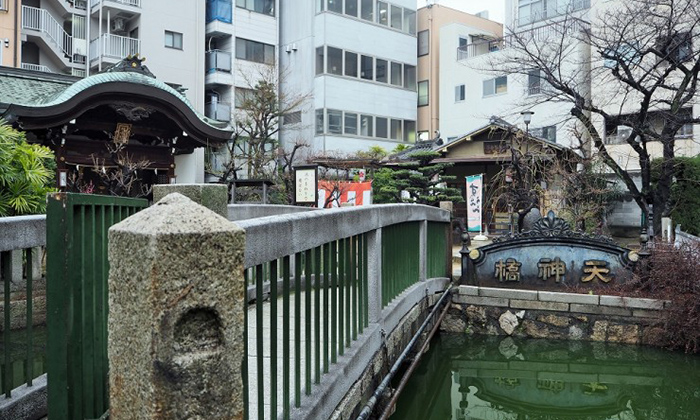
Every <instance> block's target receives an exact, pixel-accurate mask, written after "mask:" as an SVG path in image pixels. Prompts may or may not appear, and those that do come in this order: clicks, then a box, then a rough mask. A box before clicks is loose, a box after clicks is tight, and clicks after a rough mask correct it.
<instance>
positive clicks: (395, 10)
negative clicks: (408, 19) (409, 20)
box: [391, 4, 403, 31]
mask: <svg viewBox="0 0 700 420" xmlns="http://www.w3.org/2000/svg"><path fill="white" fill-rule="evenodd" d="M391 27H392V28H394V29H398V30H399V31H401V30H403V9H402V8H401V7H399V6H394V5H393V4H392V5H391Z"/></svg>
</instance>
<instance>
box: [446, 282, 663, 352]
mask: <svg viewBox="0 0 700 420" xmlns="http://www.w3.org/2000/svg"><path fill="white" fill-rule="evenodd" d="M669 304H670V302H668V301H661V300H655V299H642V298H628V297H620V296H604V295H590V294H589V295H586V294H577V293H559V292H544V291H536V290H518V289H500V288H490V287H478V286H459V287H457V288H455V290H453V295H452V306H451V308H450V310H449V312H448V314H447V316H446V317H445V319H444V321H443V323H442V326H441V329H442V330H444V331H447V332H457V333H464V332H467V333H480V334H489V335H512V336H516V337H532V338H553V339H570V340H591V341H607V342H616V343H627V344H648V345H663V344H664V343H663V342H662V341H661V340H662V338H661V337H662V334H661V333H662V332H663V326H662V320H661V317H662V313H663V310H664V308H666V307H668V305H669Z"/></svg>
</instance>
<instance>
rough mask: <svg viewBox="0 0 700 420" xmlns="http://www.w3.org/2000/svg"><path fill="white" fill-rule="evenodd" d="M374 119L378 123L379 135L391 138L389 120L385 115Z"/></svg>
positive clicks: (383, 137)
mask: <svg viewBox="0 0 700 420" xmlns="http://www.w3.org/2000/svg"><path fill="white" fill-rule="evenodd" d="M374 120H375V123H376V125H377V133H376V134H377V137H379V138H382V139H386V138H389V127H388V123H389V120H388V119H387V118H384V117H377V118H375V119H374Z"/></svg>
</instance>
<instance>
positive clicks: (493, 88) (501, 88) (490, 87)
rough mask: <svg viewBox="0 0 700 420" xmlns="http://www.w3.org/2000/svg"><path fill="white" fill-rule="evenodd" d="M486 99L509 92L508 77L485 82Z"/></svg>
mask: <svg viewBox="0 0 700 420" xmlns="http://www.w3.org/2000/svg"><path fill="white" fill-rule="evenodd" d="M483 88H484V94H483V95H484V97H486V96H492V95H497V94H499V93H506V92H508V77H507V76H501V77H496V78H495V79H488V80H484V85H483Z"/></svg>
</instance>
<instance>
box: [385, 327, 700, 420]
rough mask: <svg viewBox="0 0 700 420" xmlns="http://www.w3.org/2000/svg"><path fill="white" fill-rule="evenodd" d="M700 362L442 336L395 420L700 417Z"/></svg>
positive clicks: (614, 349)
mask: <svg viewBox="0 0 700 420" xmlns="http://www.w3.org/2000/svg"><path fill="white" fill-rule="evenodd" d="M698 413H700V357H698V356H686V355H684V354H679V353H670V352H667V351H664V350H660V349H653V348H646V347H636V346H625V345H615V344H605V343H591V342H581V341H551V340H533V339H527V340H526V339H522V340H519V339H514V338H511V337H507V338H503V337H492V336H467V335H444V334H443V335H441V336H440V337H438V338H437V339H436V340H435V342H434V344H433V345H431V349H430V351H429V353H428V354H427V355H426V356H425V358H424V359H423V360H422V363H421V366H420V367H419V369H417V370H416V373H414V376H413V377H412V378H411V381H410V382H409V385H408V387H407V388H406V390H405V391H404V392H403V393H402V395H401V397H400V398H399V403H398V405H397V408H396V413H395V414H394V415H393V416H392V417H391V418H392V420H393V419H396V420H404V419H406V420H410V419H416V420H417V419H420V420H438V419H440V420H447V419H451V420H467V419H485V420H486V419H488V420H501V419H503V420H506V419H507V420H511V419H512V420H550V419H572V420H574V419H575V420H594V419H595V420H603V419H619V420H642V419H654V420H672V419H673V420H676V419H681V420H682V419H698V418H700V414H698Z"/></svg>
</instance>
